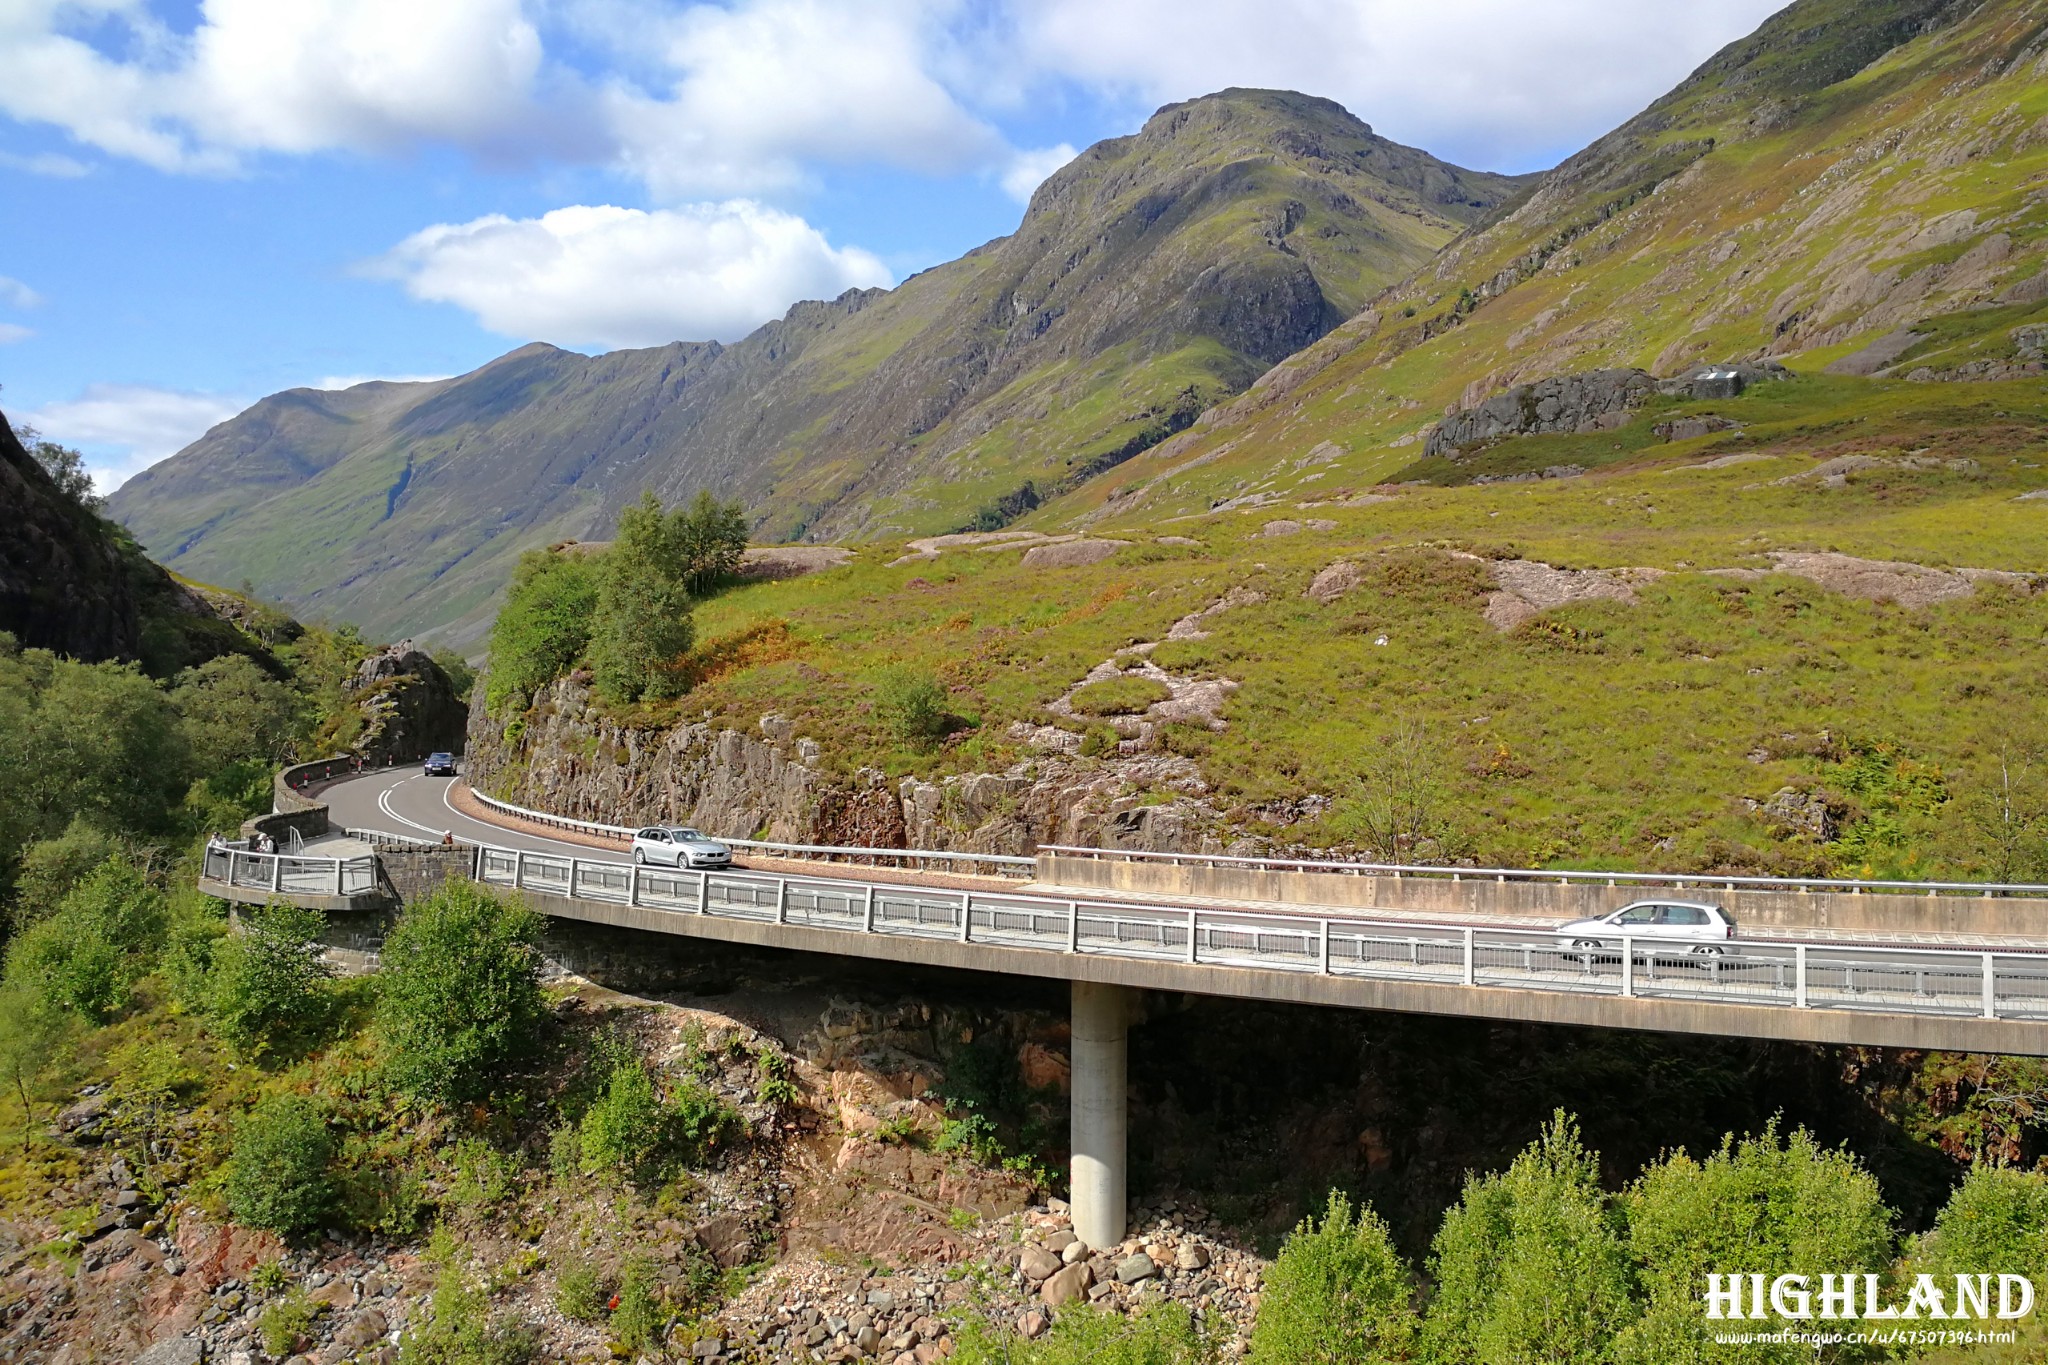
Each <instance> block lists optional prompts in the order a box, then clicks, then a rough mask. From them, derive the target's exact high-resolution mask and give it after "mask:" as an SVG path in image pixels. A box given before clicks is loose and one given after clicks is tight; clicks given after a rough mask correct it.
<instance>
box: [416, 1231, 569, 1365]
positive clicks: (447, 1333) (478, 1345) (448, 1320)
mask: <svg viewBox="0 0 2048 1365" xmlns="http://www.w3.org/2000/svg"><path fill="white" fill-rule="evenodd" d="M428 1255H429V1257H430V1258H432V1259H434V1260H438V1261H439V1262H440V1263H441V1271H440V1274H439V1276H438V1277H437V1278H436V1279H435V1282H434V1297H433V1299H432V1301H431V1303H430V1305H429V1308H428V1312H427V1316H426V1320H425V1321H423V1322H420V1323H419V1325H418V1326H416V1327H415V1328H413V1330H412V1331H411V1332H409V1333H407V1334H406V1337H405V1340H404V1341H403V1342H402V1343H401V1344H400V1346H399V1351H398V1359H399V1362H400V1365H525V1362H526V1361H529V1360H531V1359H533V1357H534V1354H535V1342H534V1339H533V1334H532V1333H531V1332H529V1331H527V1330H526V1329H524V1328H522V1327H520V1326H518V1325H516V1324H514V1323H511V1322H508V1321H507V1320H506V1319H505V1318H504V1317H503V1316H501V1315H497V1314H493V1313H492V1312H491V1304H490V1299H489V1297H488V1296H487V1295H486V1294H485V1293H484V1292H483V1291H482V1290H481V1289H478V1288H476V1287H475V1286H473V1285H471V1284H470V1283H469V1280H468V1277H467V1275H466V1274H465V1273H464V1269H465V1268H464V1264H463V1260H462V1257H461V1255H460V1253H459V1252H458V1251H457V1250H456V1248H455V1246H454V1244H453V1243H452V1242H451V1241H450V1240H449V1238H448V1236H447V1234H446V1233H445V1232H443V1233H437V1234H436V1235H435V1237H434V1240H433V1242H432V1243H431V1244H430V1248H429V1251H428Z"/></svg>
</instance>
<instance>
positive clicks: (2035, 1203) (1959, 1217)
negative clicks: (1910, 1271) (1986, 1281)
mask: <svg viewBox="0 0 2048 1365" xmlns="http://www.w3.org/2000/svg"><path fill="white" fill-rule="evenodd" d="M1913 1259H1914V1261H1915V1265H1914V1267H1913V1268H1914V1269H1915V1270H1925V1271H1926V1272H1927V1273H1929V1274H1932V1275H1937V1276H1941V1277H1944V1278H1945V1277H1948V1276H1952V1275H2035V1276H2038V1275H2039V1274H2040V1273H2041V1267H2042V1266H2044V1265H2048V1175H2043V1174H2042V1173H2041V1172H2039V1171H2022V1170H2015V1169H2014V1168H2012V1167H2010V1166H1984V1165H1978V1166H1972V1167H1971V1168H1970V1173H1969V1174H1968V1175H1966V1176H1964V1177H1963V1183H1962V1184H1960V1185H1958V1186H1956V1189H1955V1193H1953V1194H1951V1195H1950V1196H1949V1198H1948V1203H1947V1204H1946V1205H1944V1206H1943V1207H1942V1210H1941V1212H1940V1213H1939V1214H1937V1215H1936V1216H1935V1219H1934V1227H1933V1230H1932V1231H1930V1232H1929V1233H1928V1234H1927V1235H1926V1236H1925V1237H1923V1238H1922V1239H1921V1240H1920V1245H1919V1246H1918V1248H1916V1254H1915V1256H1914V1258H1913Z"/></svg>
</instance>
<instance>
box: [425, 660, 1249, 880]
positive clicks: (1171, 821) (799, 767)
mask: <svg viewBox="0 0 2048 1365" xmlns="http://www.w3.org/2000/svg"><path fill="white" fill-rule="evenodd" d="M483 696H484V689H483V687H482V686H481V685H479V686H478V687H477V689H476V691H475V694H474V699H473V700H472V702H471V709H470V715H469V738H468V750H467V755H468V756H467V758H466V760H465V771H466V773H467V775H468V778H469V781H470V784H471V785H472V786H474V787H476V788H477V789H478V790H480V791H483V792H486V793H488V794H489V795H492V796H495V797H498V798H499V799H501V800H506V801H511V802H514V803H516V804H518V805H522V806H529V807H532V808H533V809H536V810H545V811H548V812H549V813H551V814H555V815H566V816H571V817H574V818H576V819H582V820H595V821H599V822H601V823H605V824H621V825H633V824H642V823H647V822H652V821H656V820H674V821H679V822H682V823H685V824H691V825H695V826H697V827H698V828H700V829H703V830H705V831H707V832H708V833H711V834H714V835H719V836H722V837H725V838H739V839H748V838H752V839H771V840H776V841H779V842H786V843H813V844H839V845H848V846H855V847H868V848H926V849H934V850H951V851H957V852H966V853H1006V854H1017V855H1029V854H1031V853H1033V852H1035V851H1036V850H1037V848H1038V846H1039V845H1040V844H1088V845H1096V846H1100V847H1105V848H1133V849H1149V850H1155V851H1168V850H1171V851H1185V852H1202V851H1207V852H1224V851H1227V850H1226V847H1225V845H1224V843H1223V842H1222V837H1221V835H1220V833H1219V831H1220V830H1221V829H1222V827H1223V820H1222V816H1221V814H1220V813H1219V812H1218V811H1217V810H1216V808H1215V807H1214V806H1212V805H1211V804H1210V803H1209V800H1208V797H1209V795H1210V792H1209V788H1208V785H1207V784H1206V783H1205V782H1204V781H1203V780H1202V778H1201V776H1200V773H1199V771H1198V770H1197V768H1196V766H1195V765H1194V764H1193V763H1192V762H1190V761H1189V760H1187V759H1184V758H1179V757H1175V756H1173V755H1168V754H1147V755H1140V756H1136V757H1130V758H1118V759H1108V760H1085V759H1069V758H1062V757H1057V756H1048V757H1043V758H1039V759H1035V760H1032V761H1030V762H1026V763H1020V764H1017V765H1016V766H1014V767H1012V768H1010V769H1008V770H1007V771H1004V772H1001V773H971V774H967V775H964V776H956V777H948V778H945V779H943V780H941V781H937V782H931V781H926V780H924V779H922V778H917V777H904V778H900V779H895V780H892V779H890V778H889V777H888V776H887V775H886V774H884V773H882V772H879V771H877V770H875V769H873V768H863V769H861V770H859V771H858V772H857V773H855V774H853V775H852V776H851V777H848V776H845V775H842V774H838V773H835V772H832V771H830V770H828V769H826V768H824V767H822V766H821V765H820V756H821V750H820V746H819V745H818V744H817V743H816V742H815V741H813V740H811V739H808V738H806V737H803V736H801V735H799V734H797V733H796V731H795V729H794V727H793V726H792V725H791V724H790V723H789V722H788V721H786V720H784V719H782V718H781V717H779V716H775V715H767V716H763V717H762V718H761V721H760V735H759V737H756V736H754V735H751V734H746V733H743V732H741V731H739V730H734V729H728V728H721V727H714V726H711V725H705V724H695V725H680V726H676V727H675V728H673V729H669V730H636V729H632V728H629V727H626V726H623V725H620V724H619V723H617V722H616V721H614V720H612V719H610V718H608V717H606V716H605V715H603V714H602V712H600V711H599V710H598V709H597V708H596V707H595V706H594V705H592V699H591V695H590V692H589V690H588V689H587V688H586V687H584V686H583V685H582V684H581V683H578V682H574V681H569V680H564V681H562V682H558V683H556V684H554V685H553V686H552V687H551V688H549V689H548V691H547V692H546V693H544V694H543V695H542V696H541V697H540V698H539V699H538V701H537V702H536V704H535V706H534V708H533V710H532V711H531V712H530V713H529V714H528V715H527V716H526V717H524V718H522V719H521V720H519V721H513V722H511V723H510V724H509V725H508V723H507V722H506V721H504V720H501V719H499V718H496V717H493V716H491V715H490V714H489V713H488V712H487V711H486V710H485V709H484V705H483ZM1147 792H1149V793H1150V795H1149V796H1147V797H1143V798H1141V795H1140V794H1141V793H1147ZM1161 792H1172V793H1174V798H1173V799H1172V800H1169V801H1165V802H1160V801H1159V796H1158V794H1159V793H1161Z"/></svg>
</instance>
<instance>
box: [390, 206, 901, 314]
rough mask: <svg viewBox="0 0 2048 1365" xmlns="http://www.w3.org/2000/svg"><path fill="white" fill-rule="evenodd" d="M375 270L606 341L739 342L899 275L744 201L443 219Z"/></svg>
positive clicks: (414, 286)
mask: <svg viewBox="0 0 2048 1365" xmlns="http://www.w3.org/2000/svg"><path fill="white" fill-rule="evenodd" d="M372 269H373V270H374V271H375V272H377V273H381V274H386V275H389V276H392V277H395V278H397V279H399V280H401V281H402V282H403V283H404V285H405V288H406V291H407V292H408V293H410V294H411V295H412V296H413V297H414V298H417V299H425V300H430V301H433V302H438V303H452V304H455V305H456V306H458V307H461V308H465V309H467V310H468V311H470V312H471V313H473V314H475V315H476V318H477V321H478V322H480V323H482V324H483V325H484V326H485V327H487V328H489V329H490V330H491V331H494V332H498V333H501V334H503V335H505V336H510V337H518V338H522V339H529V340H547V341H554V342H558V343H563V344H569V345H575V344H584V343H589V344H596V345H600V346H658V345H663V344H665V343H667V342H671V341H677V340H686V339H687V340H697V339H702V338H707V337H710V338H716V339H718V340H721V341H731V340H734V339H736V338H738V337H741V336H744V335H745V334H746V333H747V332H750V331H752V330H753V329H754V328H755V327H757V326H759V325H760V324H761V323H763V322H765V321H767V320H768V319H769V318H772V317H776V316H779V315H780V314H781V313H782V312H784V311H785V310H786V309H787V308H788V307H789V305H790V304H791V303H793V302H795V301H796V300H798V299H804V298H820V297H825V298H829V297H831V296H833V295H835V294H838V293H840V292H842V291H844V290H846V289H848V288H852V287H855V286H872V285H886V284H889V283H891V279H890V275H889V271H888V269H887V268H886V267H885V266H884V265H883V264H882V263H881V261H880V260H878V259H877V258H876V257H875V256H873V255H872V254H870V253H869V252H866V251H862V250H860V249H859V248H857V247H843V248H842V247H834V246H832V245H831V244H830V243H828V242H827V241H826V240H825V236H824V234H823V233H821V232H819V231H818V230H817V229H816V228H814V227H812V226H811V225H810V224H808V223H806V222H805V221H804V220H803V219H801V218H798V217H795V216H794V215H792V214H788V213H782V212H780V211H778V210H775V209H771V208H766V207H763V206H762V205H759V204H755V203H752V202H749V201H747V200H733V201H731V202H728V203H723V204H692V205H687V206H684V207H682V208H677V209H661V210H654V211H643V210H640V209H626V208H614V207H611V206H608V205H603V206H582V205H578V206H574V207H570V208H561V209H556V210H554V211H553V212H551V213H548V214H544V215H542V216H541V217H539V218H524V219H512V218H506V217H503V216H499V215H493V216H491V217H488V218H479V219H476V220H475V221H474V222H469V223H456V224H439V225H436V226H434V227H430V228H427V229H425V230H424V231H421V232H416V233H414V234H413V235H412V236H411V237H408V238H407V239H406V240H405V241H403V242H401V243H399V244H398V245H397V246H396V247H394V248H392V249H391V251H390V252H389V253H387V254H386V255H385V256H384V257H383V258H382V259H381V260H380V261H378V262H377V263H375V265H374V266H373V267H372Z"/></svg>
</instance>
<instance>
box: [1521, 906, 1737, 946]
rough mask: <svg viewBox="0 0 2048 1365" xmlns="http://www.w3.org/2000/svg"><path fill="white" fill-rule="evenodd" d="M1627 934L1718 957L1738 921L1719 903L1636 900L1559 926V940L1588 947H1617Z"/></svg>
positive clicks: (1639, 939) (1650, 943)
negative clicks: (1605, 912) (1592, 917)
mask: <svg viewBox="0 0 2048 1365" xmlns="http://www.w3.org/2000/svg"><path fill="white" fill-rule="evenodd" d="M1624 936H1626V937H1628V938H1630V939H1632V940H1635V941H1638V942H1642V943H1645V944H1647V945H1649V946H1661V945H1662V944H1664V943H1675V944H1680V945H1685V946H1689V947H1690V948H1691V949H1692V951H1693V952H1695V953H1699V954H1701V955H1702V956H1707V957H1718V956H1720V955H1721V954H1722V953H1724V952H1726V951H1727V948H1728V940H1730V939H1732V938H1734V937H1735V921H1733V920H1731V919H1730V918H1728V912H1727V911H1725V910H1723V909H1722V908H1721V907H1720V906H1718V905H1709V904H1707V903H1706V902H1704V901H1636V902H1634V903H1633V904H1630V905H1624V906H1622V907H1621V909H1619V910H1616V911H1614V912H1613V913H1612V914H1607V915H1601V916H1600V917H1598V918H1597V919H1580V920H1573V921H1572V922H1571V923H1570V924H1566V925H1561V926H1560V927H1559V928H1558V930H1557V937H1558V941H1559V942H1560V943H1562V944H1564V945H1565V946H1566V947H1569V948H1578V949H1582V950H1586V951H1591V950H1593V949H1596V948H1610V947H1612V948H1618V947H1620V946H1621V940H1622V938H1623V937H1624Z"/></svg>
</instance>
